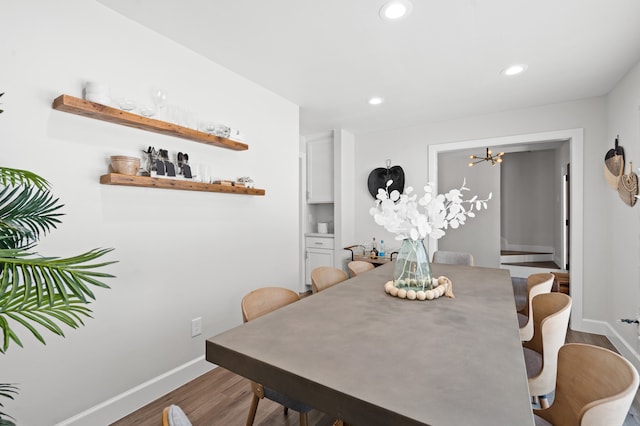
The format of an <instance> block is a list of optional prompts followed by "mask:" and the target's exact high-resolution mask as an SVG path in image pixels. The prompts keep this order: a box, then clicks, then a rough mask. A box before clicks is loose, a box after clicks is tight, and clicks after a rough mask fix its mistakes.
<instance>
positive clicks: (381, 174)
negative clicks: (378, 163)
mask: <svg viewBox="0 0 640 426" xmlns="http://www.w3.org/2000/svg"><path fill="white" fill-rule="evenodd" d="M390 179H391V180H392V181H393V183H392V184H391V185H390V186H389V192H391V191H393V190H398V192H400V193H401V194H402V192H403V191H404V170H402V167H400V166H393V167H391V160H387V167H386V168H385V167H378V168H376V169H373V170H372V171H371V173H369V178H368V179H367V186H368V187H369V193H370V194H371V196H372V197H373V198H376V196H377V195H378V189H379V188H382V189H385V188H386V186H387V181H388V180H390Z"/></svg>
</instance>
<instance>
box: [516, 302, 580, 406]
mask: <svg viewBox="0 0 640 426" xmlns="http://www.w3.org/2000/svg"><path fill="white" fill-rule="evenodd" d="M532 309H533V337H532V338H531V340H529V341H527V342H523V343H522V349H523V351H524V360H525V364H526V367H527V377H528V383H529V394H530V395H531V396H532V397H534V398H535V397H539V398H540V406H541V407H542V408H547V407H548V406H549V405H548V401H547V398H546V395H547V394H549V393H551V392H553V391H554V390H555V387H556V372H557V366H558V351H559V350H560V347H562V345H563V344H564V341H565V338H566V337H567V327H568V326H569V315H570V314H571V298H570V297H569V296H567V295H566V294H564V293H545V294H540V295H538V296H536V297H534V298H533V303H532Z"/></svg>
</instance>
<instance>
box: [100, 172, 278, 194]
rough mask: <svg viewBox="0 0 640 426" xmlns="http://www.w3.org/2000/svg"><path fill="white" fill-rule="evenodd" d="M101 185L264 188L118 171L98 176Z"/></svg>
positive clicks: (217, 189)
mask: <svg viewBox="0 0 640 426" xmlns="http://www.w3.org/2000/svg"><path fill="white" fill-rule="evenodd" d="M100 183H101V184H103V185H121V186H138V187H143V188H162V189H181V190H184V191H200V192H222V193H226V194H239V195H260V196H261V195H265V193H266V191H265V190H264V189H258V188H247V187H242V186H227V185H217V184H213V183H203V182H191V181H188V180H178V179H171V178H155V177H148V176H129V175H121V174H118V173H108V174H106V175H102V176H100Z"/></svg>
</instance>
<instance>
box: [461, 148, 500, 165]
mask: <svg viewBox="0 0 640 426" xmlns="http://www.w3.org/2000/svg"><path fill="white" fill-rule="evenodd" d="M503 155H504V152H499V153H498V154H496V155H493V153H492V152H491V150H490V149H489V148H487V152H486V155H485V156H484V158H483V157H478V156H477V155H471V156H469V158H471V160H476V161H472V162H471V163H469V167H473V166H475V165H476V164H478V163H482V162H483V161H488V162H490V163H491V165H492V166H495V165H496V164H499V163H502V156H503Z"/></svg>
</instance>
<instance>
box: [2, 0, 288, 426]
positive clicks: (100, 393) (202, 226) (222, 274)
mask: <svg viewBox="0 0 640 426" xmlns="http://www.w3.org/2000/svg"><path fill="white" fill-rule="evenodd" d="M214 21H215V19H214ZM212 24H213V23H212ZM0 27H1V28H2V32H3V34H4V35H5V36H4V37H3V41H2V43H0V63H2V70H1V71H0V73H1V74H2V78H0V81H1V83H0V84H2V87H0V92H2V91H5V92H6V94H5V95H4V96H3V98H2V103H3V105H2V109H4V110H5V112H4V113H3V114H2V115H0V140H1V141H2V158H3V160H2V164H3V165H4V166H9V167H15V168H23V169H28V170H31V171H34V172H36V173H39V174H41V175H42V176H44V177H45V178H47V179H49V180H50V182H51V183H52V185H53V190H54V193H55V195H56V196H58V197H60V199H61V200H62V202H63V203H64V204H65V207H64V212H65V213H66V216H64V218H63V224H62V225H61V226H59V229H58V230H55V231H54V232H53V233H52V234H51V235H49V236H47V237H46V238H45V239H44V240H43V242H42V244H41V245H40V246H39V251H40V252H41V253H42V254H45V255H57V256H66V255H72V254H77V253H79V252H81V251H85V250H88V249H91V248H94V247H114V248H115V249H116V250H115V251H114V252H113V253H112V254H111V255H110V256H109V259H111V260H119V263H117V264H116V265H114V266H112V267H110V268H108V272H111V273H113V274H115V275H116V276H117V278H115V279H112V280H110V281H109V284H110V285H111V287H112V289H111V290H97V291H96V295H97V300H96V302H95V303H93V305H92V307H93V310H94V319H93V320H88V321H87V325H86V327H84V328H82V329H80V330H67V337H66V338H64V339H63V338H60V337H57V336H51V335H48V336H47V340H48V344H47V346H43V345H41V344H39V343H38V342H36V341H35V339H33V338H31V337H28V335H27V334H26V333H25V332H23V331H22V330H21V331H20V336H21V337H22V339H23V342H24V344H25V348H24V349H21V348H19V347H15V346H14V347H12V348H10V350H9V352H8V353H7V354H6V355H0V382H15V383H19V386H20V395H19V397H18V398H17V400H16V401H15V402H8V403H7V404H6V407H5V411H7V412H9V413H11V414H12V415H13V416H15V417H16V418H17V423H18V424H20V425H22V426H42V425H51V424H55V423H57V422H61V421H63V420H65V419H67V418H69V417H71V416H74V415H76V414H78V413H81V412H82V411H83V410H86V409H88V408H90V407H92V406H94V405H95V404H99V403H102V402H103V401H105V400H107V399H109V398H112V397H116V396H117V395H119V394H120V393H122V392H126V391H128V390H130V389H132V388H134V387H136V386H138V385H140V384H142V383H144V382H146V381H148V380H152V379H154V378H155V377H157V376H159V375H162V374H164V373H167V372H169V371H170V370H172V369H174V368H177V367H180V366H181V365H183V364H186V363H189V362H191V361H193V360H196V362H198V361H200V362H201V364H202V365H205V366H206V365H207V363H206V362H204V361H201V357H202V356H203V355H204V349H205V345H204V342H205V339H206V337H209V336H212V335H214V334H217V333H219V332H221V331H223V330H226V329H229V328H231V327H233V326H236V325H238V324H240V323H241V321H242V320H241V314H240V299H241V297H242V295H243V294H245V293H246V292H248V291H250V290H251V289H253V288H255V287H259V286H263V285H274V284H277V285H281V286H287V287H290V288H292V289H296V290H297V289H298V287H299V282H298V281H299V278H298V264H297V262H296V260H297V259H298V258H299V256H300V254H299V244H298V205H299V201H298V199H299V197H298V133H299V132H298V108H297V106H296V105H293V104H292V103H290V102H288V101H286V100H284V99H282V98H280V97H278V96H276V95H274V94H273V93H272V92H269V91H267V90H264V89H263V88H261V87H259V86H257V85H255V84H253V83H251V82H249V81H247V80H245V79H243V78H241V77H239V76H237V75H235V74H233V73H231V72H229V71H228V70H226V69H224V68H222V67H220V66H218V65H216V64H214V63H212V62H210V61H208V60H205V59H204V58H203V57H201V56H199V55H197V54H195V53H193V52H191V51H189V50H186V49H184V48H182V47H181V46H179V45H177V44H175V43H173V42H171V41H170V40H167V39H165V38H163V37H161V36H159V35H157V34H155V33H153V32H151V31H149V30H147V29H145V28H143V27H141V26H139V25H138V24H136V23H134V22H132V21H130V20H128V19H125V18H123V17H121V16H120V15H118V14H116V13H115V12H113V11H111V10H110V9H107V8H105V7H104V6H102V5H100V4H98V3H96V2H94V1H91V0H67V1H65V2H62V3H60V2H48V1H44V0H31V1H18V0H5V1H3V7H2V13H1V14H0ZM87 80H96V81H100V82H104V83H106V84H108V85H109V86H110V88H111V89H112V92H114V93H115V92H118V93H126V94H129V95H130V96H132V97H134V98H136V99H140V100H142V99H145V100H149V99H147V93H148V91H149V89H150V87H151V86H152V85H160V86H162V87H164V88H166V90H167V91H168V93H169V100H168V102H169V103H172V104H177V105H181V106H183V107H188V108H190V109H192V110H193V111H197V112H198V113H199V114H200V117H201V118H209V119H212V120H217V121H220V122H223V123H227V124H229V125H231V126H232V127H234V128H238V129H241V130H242V131H243V132H244V133H245V134H246V135H247V138H248V140H247V143H248V144H249V150H248V151H245V152H235V151H230V150H225V149H219V148H215V147H210V146H206V145H203V144H198V143H193V142H190V141H186V140H182V139H177V138H173V137H168V136H163V135H158V134H153V133H148V132H143V131H140V130H137V129H132V128H126V127H121V126H117V125H113V124H110V123H105V122H101V121H97V120H92V119H88V118H85V117H80V116H76V115H72V114H67V113H63V112H60V111H55V110H53V109H52V108H51V102H52V101H53V99H54V98H55V97H57V96H58V95H60V94H63V93H65V94H70V95H74V96H78V97H80V96H81V89H82V85H83V82H85V81H87ZM150 145H152V146H155V147H156V148H160V147H162V148H166V149H168V150H169V151H170V152H176V151H182V152H188V153H189V155H190V158H191V161H192V162H193V163H205V164H209V165H210V166H211V167H212V169H213V174H214V176H220V177H229V178H235V177H238V176H247V175H248V176H251V177H253V178H254V180H255V181H256V186H257V187H260V188H265V189H266V196H265V197H249V196H238V195H225V194H216V193H202V192H191V191H174V190H159V189H147V188H133V187H118V186H106V185H100V184H99V183H98V179H99V176H100V175H101V174H104V173H106V171H107V161H108V157H109V156H110V155H115V154H124V155H139V154H140V150H141V149H144V148H146V147H147V146H150ZM288 260H290V261H288ZM274 265H277V267H274ZM196 317H202V319H203V333H202V335H201V336H198V337H196V338H191V336H190V323H191V319H192V318H196ZM3 402H4V401H3ZM133 408H135V407H133ZM121 414H122V413H121ZM113 420H115V418H102V419H99V420H96V419H95V418H94V419H93V420H91V421H89V420H85V421H83V420H82V419H80V420H79V421H78V422H76V423H75V424H94V425H95V424H107V423H109V422H111V421H113Z"/></svg>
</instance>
